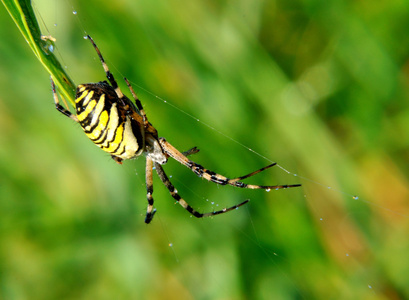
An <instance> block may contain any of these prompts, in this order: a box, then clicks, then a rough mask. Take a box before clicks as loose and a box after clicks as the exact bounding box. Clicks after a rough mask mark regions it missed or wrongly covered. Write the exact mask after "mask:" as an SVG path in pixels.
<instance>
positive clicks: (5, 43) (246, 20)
mask: <svg viewBox="0 0 409 300" xmlns="http://www.w3.org/2000/svg"><path fill="white" fill-rule="evenodd" d="M33 5H34V7H35V10H36V11H37V13H38V14H37V15H38V17H39V22H40V23H41V25H42V29H43V32H44V34H46V35H48V34H51V35H52V36H53V37H55V38H56V39H57V42H56V46H57V48H56V50H55V53H56V55H57V56H58V57H59V59H60V61H61V62H62V64H63V65H64V67H65V68H66V70H67V72H68V74H69V75H70V76H71V77H72V79H73V80H74V81H75V82H76V83H77V84H79V83H87V82H95V81H100V80H104V72H103V69H102V67H101V65H100V63H99V61H98V59H97V57H96V54H95V52H94V49H93V48H92V46H91V45H90V43H89V42H88V41H87V40H84V39H83V36H84V35H85V33H84V30H85V31H86V33H88V34H90V35H91V36H92V37H93V38H94V40H95V41H96V43H97V44H98V46H99V47H100V49H101V51H102V53H103V55H104V57H105V59H106V61H107V63H108V65H109V66H110V68H111V70H112V71H113V72H114V74H115V76H116V78H117V80H118V81H119V82H120V84H121V87H122V88H123V90H124V91H126V90H127V89H126V85H125V84H124V82H123V80H121V78H122V77H123V76H126V77H127V78H129V79H130V80H131V81H132V83H133V84H134V87H135V89H136V91H137V93H138V95H139V97H140V99H141V100H142V103H143V105H144V107H145V109H146V112H147V114H148V117H149V119H150V121H151V122H152V123H153V124H154V125H155V126H156V128H157V129H158V131H159V135H160V136H164V137H166V138H167V139H168V141H170V142H171V143H172V144H174V145H175V146H176V147H178V148H179V149H181V150H187V149H188V148H190V147H193V146H198V147H199V148H200V149H201V152H200V153H199V154H196V155H195V156H194V157H193V159H194V160H195V161H197V162H199V163H200V164H202V165H204V166H206V167H208V168H209V169H211V170H214V171H217V172H220V173H222V174H225V175H227V176H230V177H235V176H239V175H243V174H246V173H248V172H250V171H253V170H255V169H258V168H260V167H262V166H264V165H267V164H269V160H271V161H277V162H278V163H279V164H280V165H281V166H283V167H284V168H285V169H287V170H289V171H290V173H289V174H287V173H286V172H285V171H283V170H282V169H280V168H278V167H276V168H275V169H272V170H269V171H266V172H265V173H264V174H260V175H258V176H256V177H255V178H252V179H251V180H249V182H253V183H259V184H293V183H302V184H303V187H302V188H294V189H288V190H280V191H271V192H269V193H267V192H265V191H246V190H239V189H234V188H232V187H219V186H217V185H215V184H212V183H208V182H205V181H203V180H201V179H199V178H197V177H196V176H195V175H194V174H193V173H192V172H190V171H189V170H188V169H186V168H185V167H183V166H181V165H179V164H178V163H176V162H174V161H170V162H169V163H168V164H167V165H166V166H165V170H166V171H167V172H168V174H169V175H170V176H172V177H171V180H172V181H173V183H174V185H175V186H176V187H177V189H178V190H179V192H180V193H181V195H182V196H183V197H184V198H185V199H186V200H187V201H188V202H189V203H190V204H191V205H192V206H193V207H195V208H197V209H199V210H201V211H211V210H213V209H219V208H221V207H225V206H229V205H233V204H235V203H238V202H240V201H242V200H244V199H246V198H250V199H251V200H252V201H250V203H249V204H248V205H247V206H245V207H243V208H240V209H239V210H237V211H234V212H231V213H229V214H226V215H222V216H217V217H214V218H208V219H202V220H198V219H194V218H191V217H190V215H189V214H188V213H187V212H186V211H185V210H184V209H183V208H181V207H180V206H179V205H174V201H173V199H172V198H171V197H170V195H169V193H168V192H167V190H166V189H165V187H164V186H163V185H162V184H161V183H160V182H159V180H158V179H157V178H155V181H154V183H155V186H154V187H155V192H154V198H155V200H156V202H155V207H156V208H157V210H158V212H157V214H156V216H155V218H154V220H153V222H152V224H150V225H146V224H145V223H144V222H143V220H144V214H145V210H146V200H145V199H146V198H145V197H146V196H145V186H144V159H143V157H140V158H138V159H136V160H133V161H128V162H125V163H124V165H123V166H119V165H117V164H116V163H115V162H114V161H113V160H111V159H110V157H109V155H107V154H106V153H104V152H103V151H101V150H99V149H98V148H97V147H95V146H94V145H93V144H92V143H91V142H90V141H89V140H88V139H87V138H86V136H85V135H84V134H83V133H82V130H81V128H80V127H79V126H78V125H76V124H75V123H73V122H72V121H71V120H69V119H68V118H66V117H64V116H63V115H61V114H60V113H58V112H57V111H56V110H55V108H54V105H53V99H52V94H51V89H50V83H49V75H48V74H47V73H46V71H45V70H44V69H43V68H42V66H41V65H40V63H39V62H38V61H37V60H36V58H35V56H34V55H33V53H32V52H31V50H30V49H29V47H28V46H27V44H26V42H25V41H24V39H23V38H22V36H21V35H20V33H19V31H18V29H17V27H16V26H15V25H14V23H13V22H12V20H11V18H10V17H9V16H8V14H7V12H6V10H5V9H4V7H2V8H1V9H0V41H1V42H0V63H1V68H0V145H1V146H0V298H1V299H407V298H409V284H408V283H409V259H408V253H409V238H408V237H409V201H408V200H409V199H408V197H409V193H408V168H407V164H408V160H409V152H408V145H409V134H408V131H409V130H408V129H409V102H408V92H409V89H408V80H409V61H408V58H409V50H408V49H409V38H408V36H409V4H408V2H406V1H376V2H374V1H369V0H366V1H365V0H364V1H297V0H293V1H272V0H265V1H262V0H242V1H217V0H210V1H209V0H195V1H180V0H169V1H158V0H149V1H145V0H138V1H133V0H122V1H97V0H90V1H50V0H37V1H35V2H34V3H33ZM73 11H75V12H76V14H74V13H73ZM128 94H129V93H128ZM159 97H160V98H162V99H164V100H166V103H164V101H162V100H160V98H159ZM168 103H170V104H171V105H168ZM173 106H176V107H178V108H179V109H180V110H183V112H182V111H180V110H178V109H175V108H174V107H173ZM189 115H192V116H194V117H195V118H197V119H199V120H200V121H202V122H197V120H196V119H195V118H191V117H189ZM203 122H204V123H203ZM206 124H208V125H210V126H211V127H213V128H215V130H212V129H210V128H209V127H208V126H206ZM219 132H221V133H222V134H220V133H219ZM226 136H227V137H229V138H227V137H226ZM232 139H233V140H236V141H238V142H239V143H241V144H244V145H246V146H247V147H249V148H251V149H252V150H254V151H255V152H256V153H259V154H260V155H261V156H260V155H257V154H256V153H255V152H253V151H249V150H248V149H247V148H245V147H242V146H240V145H239V144H238V143H235V142H234V141H232ZM263 157H266V158H268V159H265V158H263ZM294 174H298V175H299V176H294ZM353 195H357V196H359V199H358V200H354V199H353V197H352V196H353Z"/></svg>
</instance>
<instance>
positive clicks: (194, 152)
mask: <svg viewBox="0 0 409 300" xmlns="http://www.w3.org/2000/svg"><path fill="white" fill-rule="evenodd" d="M199 151H200V149H198V148H197V147H193V148H191V149H189V150H187V151H185V152H182V154H183V155H184V156H189V155H192V154H196V153H197V152H199Z"/></svg>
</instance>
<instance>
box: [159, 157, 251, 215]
mask: <svg viewBox="0 0 409 300" xmlns="http://www.w3.org/2000/svg"><path fill="white" fill-rule="evenodd" d="M154 165H155V169H156V173H158V176H159V178H160V180H162V182H163V184H164V185H165V186H166V188H167V189H168V190H169V192H170V194H171V196H172V197H173V199H175V200H176V201H177V202H178V203H179V204H180V205H181V206H182V207H183V208H184V209H186V210H187V211H188V212H189V213H190V214H192V215H193V216H195V217H196V218H204V217H210V216H215V215H219V214H224V213H227V212H229V211H231V210H233V209H236V208H238V207H240V206H242V205H244V204H246V203H247V202H249V200H245V201H243V202H241V203H239V204H237V205H233V206H231V207H228V208H223V209H221V210H218V211H213V212H208V213H200V212H198V211H196V210H194V209H193V208H192V207H191V206H190V205H189V204H188V203H187V202H186V201H185V200H184V199H183V198H182V197H180V195H179V194H178V191H177V190H176V189H175V187H174V186H173V185H172V183H171V182H170V181H169V178H168V176H167V175H166V173H165V171H164V170H163V168H162V166H161V165H160V164H158V163H155V164H154Z"/></svg>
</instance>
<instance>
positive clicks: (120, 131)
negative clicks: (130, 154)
mask: <svg viewBox="0 0 409 300" xmlns="http://www.w3.org/2000/svg"><path fill="white" fill-rule="evenodd" d="M123 132H124V125H123V124H121V125H120V126H118V129H117V130H116V132H115V139H114V140H113V141H112V142H111V143H110V144H109V147H103V148H102V149H103V150H104V151H106V152H108V153H111V154H114V153H113V151H115V149H116V148H118V146H119V144H120V143H121V142H122V134H123ZM120 148H122V149H123V147H120ZM120 150H121V149H118V150H117V151H116V152H119V153H121V152H122V151H120Z"/></svg>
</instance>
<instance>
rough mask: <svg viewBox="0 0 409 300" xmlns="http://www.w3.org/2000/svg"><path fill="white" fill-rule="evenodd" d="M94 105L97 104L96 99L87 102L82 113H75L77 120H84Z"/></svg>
mask: <svg viewBox="0 0 409 300" xmlns="http://www.w3.org/2000/svg"><path fill="white" fill-rule="evenodd" d="M95 105H97V101H95V100H92V101H91V102H90V103H89V104H88V106H87V108H86V109H85V110H84V111H83V112H82V113H80V114H79V115H77V117H78V121H80V122H82V121H84V120H85V119H86V118H87V117H88V115H89V114H90V113H91V112H92V110H93V109H94V107H95Z"/></svg>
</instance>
